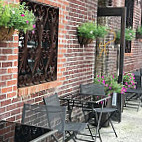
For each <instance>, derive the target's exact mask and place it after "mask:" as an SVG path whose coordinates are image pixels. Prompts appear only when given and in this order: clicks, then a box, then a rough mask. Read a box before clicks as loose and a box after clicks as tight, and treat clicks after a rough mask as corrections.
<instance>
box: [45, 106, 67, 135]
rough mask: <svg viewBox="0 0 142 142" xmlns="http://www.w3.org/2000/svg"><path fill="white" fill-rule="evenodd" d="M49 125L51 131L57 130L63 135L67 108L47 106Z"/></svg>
mask: <svg viewBox="0 0 142 142" xmlns="http://www.w3.org/2000/svg"><path fill="white" fill-rule="evenodd" d="M46 108H47V115H48V123H49V126H50V128H51V129H56V130H58V131H59V132H61V133H64V132H65V119H66V107H65V106H47V107H46Z"/></svg>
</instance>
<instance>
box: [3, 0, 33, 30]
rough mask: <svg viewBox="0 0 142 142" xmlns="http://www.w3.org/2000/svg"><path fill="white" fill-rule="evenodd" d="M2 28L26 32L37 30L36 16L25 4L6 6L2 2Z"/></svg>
mask: <svg viewBox="0 0 142 142" xmlns="http://www.w3.org/2000/svg"><path fill="white" fill-rule="evenodd" d="M0 27H5V28H13V29H17V30H23V31H24V32H26V31H27V30H32V29H33V28H35V16H34V14H33V13H32V11H29V10H28V7H26V6H25V3H23V4H22V5H20V4H16V5H15V4H14V5H12V4H9V5H4V2H3V1H2V0H0Z"/></svg>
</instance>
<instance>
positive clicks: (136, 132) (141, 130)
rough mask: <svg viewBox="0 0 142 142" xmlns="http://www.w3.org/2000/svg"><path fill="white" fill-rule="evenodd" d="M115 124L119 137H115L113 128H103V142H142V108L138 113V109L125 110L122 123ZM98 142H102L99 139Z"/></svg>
mask: <svg viewBox="0 0 142 142" xmlns="http://www.w3.org/2000/svg"><path fill="white" fill-rule="evenodd" d="M113 124H114V127H115V130H116V132H117V135H118V137H117V138H116V137H115V134H114V133H113V131H112V128H111V127H107V128H102V129H101V130H100V132H101V137H102V141H103V142H142V108H140V109H139V111H138V112H137V110H136V109H132V108H127V107H126V108H124V111H123V113H122V122H121V123H117V122H113ZM85 132H86V133H87V132H88V131H86V130H85ZM89 139H90V138H89ZM70 142H72V141H70ZM77 142H82V141H80V140H78V141H77ZM97 142H100V140H99V139H98V138H97Z"/></svg>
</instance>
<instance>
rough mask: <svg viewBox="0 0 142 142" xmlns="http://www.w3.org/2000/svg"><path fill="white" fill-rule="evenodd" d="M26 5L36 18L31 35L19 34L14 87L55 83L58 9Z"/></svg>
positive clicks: (24, 0) (29, 3)
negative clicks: (16, 79) (15, 85)
mask: <svg viewBox="0 0 142 142" xmlns="http://www.w3.org/2000/svg"><path fill="white" fill-rule="evenodd" d="M22 2H26V5H27V6H29V10H32V11H33V12H34V15H35V16H36V28H35V32H34V33H33V32H32V31H28V32H27V33H26V34H24V33H23V32H20V33H19V64H18V86H19V87H23V86H30V85H35V84H40V83H44V82H49V81H53V80H56V79H57V51H58V23H59V9H58V8H56V7H52V6H49V5H45V4H41V3H37V2H32V1H29V0H21V3H22Z"/></svg>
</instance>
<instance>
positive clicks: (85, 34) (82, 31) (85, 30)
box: [77, 22, 108, 45]
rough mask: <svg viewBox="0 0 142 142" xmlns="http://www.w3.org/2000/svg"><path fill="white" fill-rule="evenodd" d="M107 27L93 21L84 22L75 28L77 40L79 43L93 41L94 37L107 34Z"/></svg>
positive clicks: (84, 43)
mask: <svg viewBox="0 0 142 142" xmlns="http://www.w3.org/2000/svg"><path fill="white" fill-rule="evenodd" d="M107 33H108V31H107V27H105V26H101V25H97V24H95V23H93V22H86V23H83V24H82V25H80V26H79V27H78V28H77V35H78V42H79V43H80V44H81V45H87V44H91V43H93V40H95V39H96V38H102V37H104V36H105V35H107Z"/></svg>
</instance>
